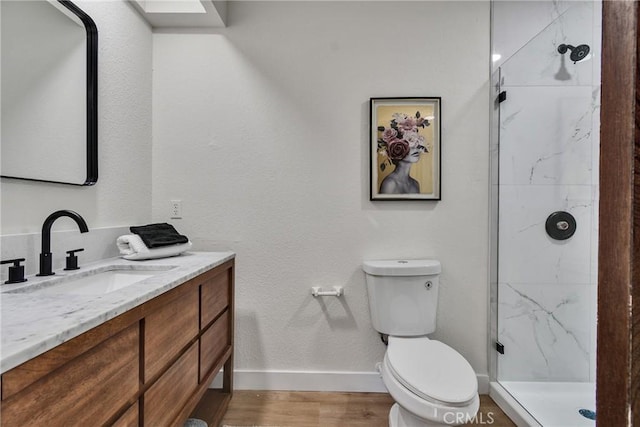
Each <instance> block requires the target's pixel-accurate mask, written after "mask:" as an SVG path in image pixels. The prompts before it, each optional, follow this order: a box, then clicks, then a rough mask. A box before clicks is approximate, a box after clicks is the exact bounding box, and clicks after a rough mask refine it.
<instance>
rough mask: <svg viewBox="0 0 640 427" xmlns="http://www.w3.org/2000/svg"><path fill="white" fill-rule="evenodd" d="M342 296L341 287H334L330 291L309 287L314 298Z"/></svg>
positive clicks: (318, 287)
mask: <svg viewBox="0 0 640 427" xmlns="http://www.w3.org/2000/svg"><path fill="white" fill-rule="evenodd" d="M343 294H344V290H343V289H342V286H334V287H333V290H332V291H325V290H323V289H322V288H321V287H320V286H312V287H311V295H313V296H314V297H341V296H342V295H343Z"/></svg>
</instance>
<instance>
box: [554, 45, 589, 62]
mask: <svg viewBox="0 0 640 427" xmlns="http://www.w3.org/2000/svg"><path fill="white" fill-rule="evenodd" d="M567 50H570V51H571V55H570V56H569V58H570V59H571V60H572V61H573V63H574V64H575V63H576V62H578V61H581V60H583V59H584V58H586V57H587V55H588V54H589V51H590V50H591V48H590V47H589V45H586V44H581V45H579V46H576V47H574V46H571V45H570V44H561V45H560V46H558V53H560V54H562V55H564V54H565V53H567Z"/></svg>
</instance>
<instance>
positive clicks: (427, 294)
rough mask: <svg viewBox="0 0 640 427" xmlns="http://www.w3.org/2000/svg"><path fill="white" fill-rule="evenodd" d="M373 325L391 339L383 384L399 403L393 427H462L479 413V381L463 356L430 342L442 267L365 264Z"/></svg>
mask: <svg viewBox="0 0 640 427" xmlns="http://www.w3.org/2000/svg"><path fill="white" fill-rule="evenodd" d="M363 270H364V272H365V274H366V282H367V294H368V297H369V311H370V314H371V323H372V325H373V327H374V329H375V330H377V331H378V332H380V333H381V334H383V335H386V336H388V341H387V342H388V347H387V351H386V353H385V356H384V360H383V362H382V363H381V364H380V373H381V375H382V381H383V382H384V384H385V386H386V387H387V389H388V390H389V393H390V394H391V396H392V397H393V398H394V400H395V401H396V403H395V404H394V405H393V407H392V408H391V411H390V412H389V426H391V427H428V426H457V425H461V424H464V423H466V422H468V421H470V420H472V419H473V418H474V417H475V415H476V413H477V412H478V408H479V407H480V399H479V397H478V381H477V379H476V374H475V372H474V371H473V368H472V367H471V365H470V364H469V362H467V361H466V360H465V358H464V357H462V355H461V354H460V353H458V352H457V351H455V350H454V349H453V348H451V347H449V346H448V345H446V344H444V343H442V342H440V341H436V340H431V339H429V338H428V337H427V335H428V334H430V333H433V332H434V331H435V329H436V311H437V306H438V289H439V287H440V280H439V276H440V272H441V266H440V262H439V261H437V260H388V261H365V262H364V263H363Z"/></svg>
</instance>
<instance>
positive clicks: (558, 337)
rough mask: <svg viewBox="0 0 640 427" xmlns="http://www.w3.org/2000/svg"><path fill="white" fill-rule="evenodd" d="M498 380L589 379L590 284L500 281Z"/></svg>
mask: <svg viewBox="0 0 640 427" xmlns="http://www.w3.org/2000/svg"><path fill="white" fill-rule="evenodd" d="M498 292H499V304H498V337H499V340H500V342H501V343H502V344H503V345H504V346H505V353H504V354H503V355H500V356H499V363H500V365H499V371H498V379H500V380H505V381H527V380H541V379H544V380H545V381H588V380H589V373H590V348H591V341H590V334H591V328H590V321H589V320H590V315H591V313H590V310H589V309H588V307H589V299H590V295H591V287H590V286H588V285H568V284H564V285H562V286H558V285H555V284H539V283H537V284H531V285H513V284H509V283H500V284H499V288H498Z"/></svg>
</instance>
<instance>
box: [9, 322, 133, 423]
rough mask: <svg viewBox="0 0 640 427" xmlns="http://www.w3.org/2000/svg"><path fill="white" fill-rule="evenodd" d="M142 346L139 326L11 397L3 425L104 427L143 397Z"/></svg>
mask: <svg viewBox="0 0 640 427" xmlns="http://www.w3.org/2000/svg"><path fill="white" fill-rule="evenodd" d="M139 340H140V338H139V325H138V323H135V324H134V325H132V326H130V327H128V328H127V329H125V330H123V331H122V332H120V333H118V334H116V335H114V336H112V337H111V338H109V339H107V340H106V341H104V342H102V343H100V344H98V345H97V346H96V347H94V348H92V349H91V350H89V351H87V352H86V353H83V354H82V355H80V356H79V357H77V358H76V359H74V360H72V361H71V362H68V363H67V364H65V365H63V366H62V367H60V368H59V369H57V370H55V371H53V372H52V373H51V374H49V375H47V376H45V377H44V378H42V379H41V380H39V381H37V382H35V383H34V384H32V385H30V386H29V387H27V388H25V389H23V390H22V391H20V392H19V393H17V394H15V395H13V396H11V397H10V398H9V399H7V400H5V401H3V402H2V425H3V426H67V425H82V426H90V425H103V424H104V423H105V422H107V421H108V420H109V419H110V418H111V417H113V416H114V415H115V414H116V413H117V411H118V410H120V409H121V408H123V407H124V406H126V405H127V404H128V403H129V402H130V401H131V400H132V399H133V397H134V396H135V395H136V394H137V393H138V391H139V385H140V382H139V364H140V358H139V351H138V349H139V342H140V341H139ZM70 420H71V421H72V423H71V424H70V423H69V422H70Z"/></svg>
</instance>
